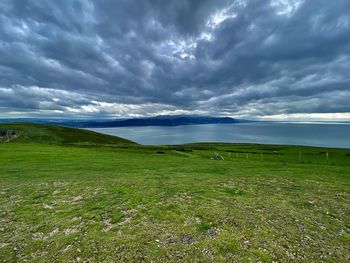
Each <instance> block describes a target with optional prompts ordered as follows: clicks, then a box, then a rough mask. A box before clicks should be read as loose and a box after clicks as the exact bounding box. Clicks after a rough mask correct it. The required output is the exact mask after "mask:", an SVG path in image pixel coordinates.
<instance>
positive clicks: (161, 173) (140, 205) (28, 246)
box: [0, 124, 350, 262]
mask: <svg viewBox="0 0 350 263" xmlns="http://www.w3.org/2000/svg"><path fill="white" fill-rule="evenodd" d="M1 129H2V130H6V129H11V130H16V136H14V137H12V138H9V139H8V140H7V139H5V138H3V139H2V143H0V262H349V261H350V150H345V149H325V148H312V147H298V146H276V145H247V144H218V143H201V144H190V145H181V146H157V147H156V146H142V145H138V144H135V143H133V142H130V141H128V140H123V139H120V138H117V137H112V136H107V135H100V134H97V133H94V132H90V131H82V130H77V129H72V128H64V127H57V126H48V125H32V124H6V125H0V130H1ZM5 142H6V143H5ZM327 152H328V158H329V159H328V161H327V158H326V155H327ZM214 153H220V154H221V155H222V156H223V157H224V160H211V156H212V155H213V154H214Z"/></svg>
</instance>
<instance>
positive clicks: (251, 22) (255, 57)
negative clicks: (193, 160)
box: [0, 0, 350, 120]
mask: <svg viewBox="0 0 350 263" xmlns="http://www.w3.org/2000/svg"><path fill="white" fill-rule="evenodd" d="M168 114H191V115H193V114H199V115H211V116H230V117H236V118H245V119H257V120H350V1H349V0H271V1H269V0H236V1H227V0H169V1H163V0H142V1H136V0H135V1H132V0H95V1H92V0H60V1H54V0H46V1H43V0H35V1H33V0H0V118H18V117H30V118H32V117H33V118H121V117H122V118H125V117H142V116H155V115H168Z"/></svg>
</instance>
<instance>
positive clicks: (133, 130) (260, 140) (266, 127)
mask: <svg viewBox="0 0 350 263" xmlns="http://www.w3.org/2000/svg"><path fill="white" fill-rule="evenodd" d="M89 130H92V131H96V132H100V133H104V134H109V135H115V136H119V137H123V138H126V139H129V140H132V141H135V142H137V143H140V144H144V145H176V144H186V143H195V142H230V143H257V144H282V145H305V146H319V147H334V148H350V123H328V122H322V123H321V122H307V123H305V122H304V123H290V122H248V123H234V124H202V125H182V126H171V127H169V126H143V127H116V128H91V129H89Z"/></svg>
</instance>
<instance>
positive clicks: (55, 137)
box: [0, 123, 136, 144]
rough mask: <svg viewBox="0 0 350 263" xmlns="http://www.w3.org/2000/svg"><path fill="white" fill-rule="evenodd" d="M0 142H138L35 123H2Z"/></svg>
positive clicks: (0, 125)
mask: <svg viewBox="0 0 350 263" xmlns="http://www.w3.org/2000/svg"><path fill="white" fill-rule="evenodd" d="M0 142H15V143H44V144H136V143H134V142H132V141H129V140H126V139H123V138H119V137H116V136H110V135H105V134H100V133H97V132H93V131H87V130H82V129H77V128H71V127H64V126H56V125H47V124H33V123H7V124H0Z"/></svg>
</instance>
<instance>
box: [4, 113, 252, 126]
mask: <svg viewBox="0 0 350 263" xmlns="http://www.w3.org/2000/svg"><path fill="white" fill-rule="evenodd" d="M10 121H11V120H10V119H6V120H5V119H3V120H0V122H10ZM12 122H32V123H46V124H56V125H65V126H71V127H79V128H107V127H134V126H179V125H199V124H219V123H242V122H249V121H247V120H238V119H234V118H230V117H210V116H191V115H175V116H169V115H161V116H156V117H147V118H134V119H119V120H118V119H117V120H39V119H12Z"/></svg>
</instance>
